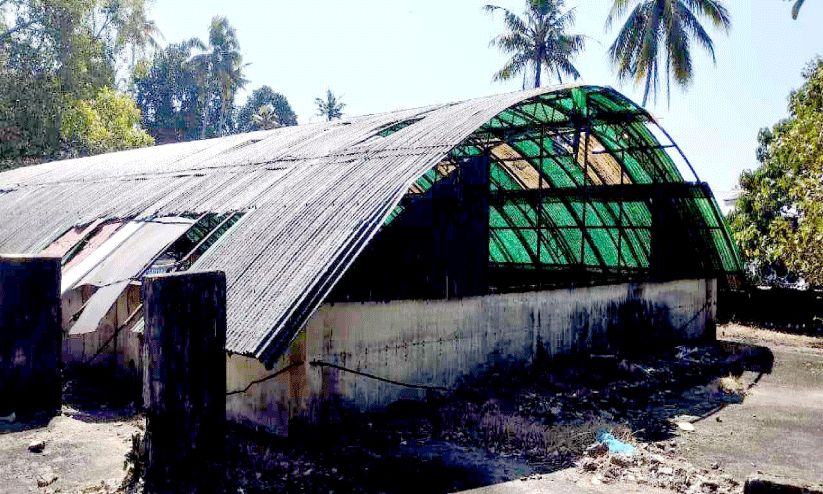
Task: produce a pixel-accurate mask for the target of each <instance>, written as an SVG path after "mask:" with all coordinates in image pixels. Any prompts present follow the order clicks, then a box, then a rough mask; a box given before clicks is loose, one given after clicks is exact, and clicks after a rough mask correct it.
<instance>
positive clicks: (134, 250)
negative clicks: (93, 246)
mask: <svg viewBox="0 0 823 494" xmlns="http://www.w3.org/2000/svg"><path fill="white" fill-rule="evenodd" d="M133 224H135V225H137V228H136V229H135V231H134V232H133V233H132V234H131V235H129V236H128V238H126V239H124V240H123V242H122V243H120V244H119V245H117V246H116V247H115V248H114V249H113V250H112V251H111V252H110V253H109V254H108V255H106V256H105V258H103V259H102V260H101V261H100V263H99V264H97V265H96V266H95V267H94V268H93V269H91V270H90V271H89V272H88V273H87V274H86V275H85V276H83V278H82V279H81V280H80V281H78V282H77V284H76V286H82V285H95V286H103V285H108V284H110V283H114V282H119V281H120V280H124V279H130V278H135V277H136V276H138V275H139V274H140V273H141V272H142V271H143V269H145V268H146V267H147V266H148V264H149V262H151V260H152V259H154V258H155V257H157V256H158V255H159V254H161V253H162V252H163V251H164V250H165V249H166V248H167V247H168V246H169V245H171V243H172V242H174V241H175V240H177V239H178V238H180V236H181V235H183V234H184V233H186V230H188V229H189V228H191V226H192V225H193V224H194V220H191V219H188V218H158V219H156V220H152V221H145V222H134V223H133ZM101 248H102V247H101Z"/></svg>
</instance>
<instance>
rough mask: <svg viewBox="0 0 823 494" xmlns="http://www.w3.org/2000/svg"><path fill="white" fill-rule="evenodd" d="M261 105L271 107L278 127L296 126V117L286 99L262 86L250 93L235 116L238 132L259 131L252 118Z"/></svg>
mask: <svg viewBox="0 0 823 494" xmlns="http://www.w3.org/2000/svg"><path fill="white" fill-rule="evenodd" d="M263 105H271V107H272V111H273V112H274V114H275V115H276V116H277V121H278V123H279V124H280V125H282V126H289V125H297V115H296V114H295V113H294V111H293V110H292V108H291V105H289V101H288V100H287V99H286V97H285V96H283V95H282V94H280V93H275V92H274V91H273V90H272V88H270V87H269V86H262V87H259V88H257V89H255V90H254V91H252V93H251V94H250V95H249V97H248V98H247V99H246V104H245V105H243V107H242V108H241V109H240V111H239V112H238V114H237V128H238V130H239V131H240V132H248V131H251V130H258V129H259V128H258V127H257V125H256V124H255V122H254V119H253V118H252V116H253V115H254V114H255V112H257V111H258V110H259V109H260V107H261V106H263Z"/></svg>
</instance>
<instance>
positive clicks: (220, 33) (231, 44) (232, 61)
mask: <svg viewBox="0 0 823 494" xmlns="http://www.w3.org/2000/svg"><path fill="white" fill-rule="evenodd" d="M193 62H194V65H195V66H196V67H197V68H198V74H199V83H200V85H201V86H204V87H210V88H212V91H211V92H203V93H202V94H203V98H204V99H203V102H202V110H201V111H202V112H203V113H202V115H203V122H202V127H201V133H200V138H201V139H203V138H205V137H206V135H207V130H208V124H209V108H210V105H212V104H213V103H212V100H213V98H212V96H214V95H216V102H215V103H216V107H217V112H218V116H217V121H216V122H215V126H214V135H218V136H222V135H226V133H227V132H228V130H229V129H228V126H227V121H228V115H229V113H230V109H232V108H233V102H234V95H235V93H236V92H237V90H238V89H240V88H242V87H244V86H245V85H246V83H247V82H248V81H247V80H246V79H245V76H244V74H243V69H244V68H245V67H246V66H247V65H248V64H243V57H242V55H240V43H239V42H238V40H237V32H236V31H235V29H234V28H233V27H231V25H229V21H228V19H226V18H225V17H223V16H215V17H214V18H212V20H211V25H210V26H209V52H208V53H204V54H202V55H198V56H196V57H194V60H193Z"/></svg>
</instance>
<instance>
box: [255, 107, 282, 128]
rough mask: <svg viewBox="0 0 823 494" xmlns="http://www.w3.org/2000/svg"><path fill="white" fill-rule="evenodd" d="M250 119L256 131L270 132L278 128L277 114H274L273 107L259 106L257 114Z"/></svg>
mask: <svg viewBox="0 0 823 494" xmlns="http://www.w3.org/2000/svg"><path fill="white" fill-rule="evenodd" d="M251 119H252V121H253V122H254V126H255V128H256V129H257V130H271V129H276V128H277V127H280V122H279V121H278V120H277V114H276V113H274V107H273V106H271V105H263V106H261V107H260V108H259V109H258V110H257V113H255V114H254V115H252V116H251Z"/></svg>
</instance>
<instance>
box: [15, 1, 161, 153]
mask: <svg viewBox="0 0 823 494" xmlns="http://www.w3.org/2000/svg"><path fill="white" fill-rule="evenodd" d="M146 15H147V14H146V0H2V1H0V85H2V86H3V88H4V89H5V90H3V91H2V92H0V112H2V113H0V128H2V129H5V130H4V132H3V135H4V136H5V137H4V138H3V139H2V143H0V155H2V157H1V158H0V159H2V160H3V165H2V166H4V167H11V166H18V165H21V164H29V163H35V162H38V161H40V160H41V159H52V158H54V157H58V156H60V155H61V153H62V152H63V151H64V150H65V147H66V143H64V142H61V129H62V123H61V121H62V117H63V115H64V113H65V112H66V111H67V110H68V108H69V107H70V106H71V105H72V104H73V102H75V101H78V100H86V99H93V98H95V96H96V95H97V93H98V91H99V90H100V88H102V87H105V86H108V87H113V86H114V83H115V73H116V67H117V64H118V61H122V60H123V59H124V56H125V53H126V52H127V51H129V50H130V49H132V48H134V49H137V48H138V47H142V46H143V45H144V44H145V43H149V41H148V39H147V38H145V36H143V35H145V34H146V33H153V34H156V30H152V29H151V26H152V23H151V21H149V20H148V19H147V18H146ZM139 26H142V27H140V28H139V29H138V27H139ZM141 29H142V32H143V35H141V34H140V31H141ZM141 36H143V37H141Z"/></svg>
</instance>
